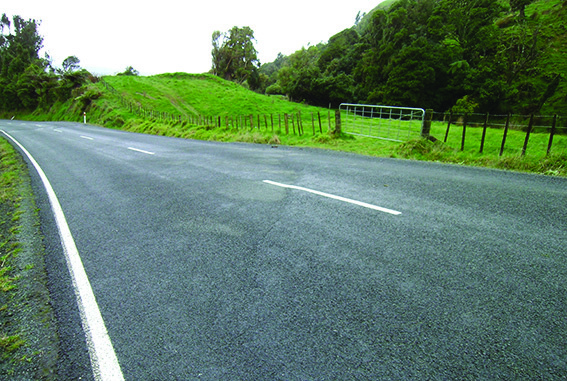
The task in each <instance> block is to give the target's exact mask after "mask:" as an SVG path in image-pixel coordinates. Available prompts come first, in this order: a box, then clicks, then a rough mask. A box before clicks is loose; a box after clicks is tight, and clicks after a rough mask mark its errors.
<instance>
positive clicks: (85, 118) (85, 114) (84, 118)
mask: <svg viewBox="0 0 567 381" xmlns="http://www.w3.org/2000/svg"><path fill="white" fill-rule="evenodd" d="M83 123H84V124H87V112H86V111H85V112H83Z"/></svg>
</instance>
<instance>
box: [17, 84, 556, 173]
mask: <svg viewBox="0 0 567 381" xmlns="http://www.w3.org/2000/svg"><path fill="white" fill-rule="evenodd" d="M105 82H106V83H107V84H108V85H110V86H109V88H107V86H106V85H105ZM140 108H143V109H145V110H152V111H154V112H153V113H145V114H144V113H139V112H138V113H137V112H136V111H137V110H139V109H140ZM83 110H86V112H87V119H88V122H89V123H93V124H99V125H103V126H106V127H111V128H120V129H123V130H127V131H132V132H141V133H149V134H156V135H165V136H173V137H180V138H191V139H200V140H215V141H225V142H229V141H238V142H250V143H262V144H273V145H279V144H283V145H293V146H302V147H314V148H323V149H333V150H340V151H345V152H353V153H359V154H364V155H373V156H381V157H394V158H408V159H418V160H433V161H440V162H448V163H458V164H466V165H477V166H485V167H494V168H503V169H512V170H522V171H528V172H538V173H545V174H552V175H561V176H565V175H567V136H565V135H557V136H556V137H555V140H554V146H553V147H554V148H553V154H552V155H549V156H546V155H545V147H546V146H545V143H546V142H547V139H548V138H549V134H548V133H546V132H543V133H533V134H532V137H531V138H530V142H531V143H530V150H529V151H528V154H527V155H526V156H524V157H522V156H521V155H520V152H521V149H522V145H523V142H524V137H525V132H524V131H521V129H517V130H511V131H510V132H509V135H508V142H509V143H508V145H507V148H506V152H505V154H504V155H503V156H502V157H500V156H499V155H498V151H499V150H498V149H494V150H493V151H492V152H489V150H486V151H485V153H484V154H482V155H481V154H479V153H478V141H479V138H478V137H475V138H473V137H474V136H476V135H479V134H480V129H478V128H473V129H470V128H469V130H468V132H467V136H469V137H468V138H467V149H466V150H464V152H461V151H460V142H461V137H460V136H461V133H460V129H462V128H461V127H453V128H452V130H451V131H452V132H451V135H450V139H449V142H448V143H447V144H442V143H431V142H429V141H427V140H423V141H421V140H416V141H412V142H408V143H405V144H401V143H396V142H389V141H384V140H378V139H372V138H366V137H361V136H356V137H355V136H352V135H345V134H341V135H335V134H333V130H334V129H335V117H334V110H328V109H324V108H317V107H312V106H308V105H303V104H298V103H294V102H290V101H288V100H286V99H284V98H283V97H281V96H266V95H260V94H257V93H255V92H253V91H250V90H248V89H246V88H244V87H242V86H239V85H237V84H234V83H232V82H228V81H225V80H223V79H220V78H217V77H214V76H211V75H194V74H185V73H174V74H162V75H156V76H151V77H140V76H108V77H104V81H99V82H97V83H95V84H90V85H88V86H87V87H86V88H85V89H83V93H82V95H79V96H77V97H76V98H74V99H73V100H71V101H68V102H66V103H64V104H56V105H55V106H53V107H52V108H51V109H50V110H49V111H48V112H45V111H36V112H34V113H33V114H31V115H16V118H17V119H31V120H68V121H76V122H82V120H83ZM164 113H167V114H168V115H169V116H165V115H164ZM285 114H287V115H288V116H289V120H288V129H287V130H286V129H285V124H284V115H285ZM299 115H300V116H301V124H302V126H303V129H302V130H301V131H300V130H299V125H298V119H297V117H298V116H299ZM319 115H320V116H321V127H320V126H319V120H318V117H319ZM172 116H173V117H172ZM196 116H201V118H195V117H196ZM191 117H192V118H191ZM203 117H204V118H206V120H205V119H204V118H203ZM219 117H220V120H221V125H220V126H218V120H219ZM250 118H252V120H253V124H252V125H251V124H250V121H249V120H250ZM227 122H228V125H227ZM445 126H446V124H445V123H435V124H434V126H433V127H434V128H432V132H433V135H434V136H436V137H437V138H440V139H442V138H443V136H444V134H445V129H446V127H445ZM491 131H492V130H491ZM487 139H491V141H487V143H486V144H487V147H496V148H499V147H500V143H501V139H502V132H501V131H499V130H497V129H495V130H494V131H492V132H490V133H489V134H488V136H487ZM512 142H514V143H512ZM536 146H538V148H532V147H536Z"/></svg>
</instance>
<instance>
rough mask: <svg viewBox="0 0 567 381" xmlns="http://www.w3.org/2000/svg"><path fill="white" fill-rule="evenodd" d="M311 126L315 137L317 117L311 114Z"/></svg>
mask: <svg viewBox="0 0 567 381" xmlns="http://www.w3.org/2000/svg"><path fill="white" fill-rule="evenodd" d="M311 126H312V127H313V136H315V116H314V115H313V112H311Z"/></svg>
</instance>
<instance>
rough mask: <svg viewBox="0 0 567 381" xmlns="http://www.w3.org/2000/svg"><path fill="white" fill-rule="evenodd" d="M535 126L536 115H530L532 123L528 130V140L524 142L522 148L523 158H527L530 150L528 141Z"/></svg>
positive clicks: (529, 124)
mask: <svg viewBox="0 0 567 381" xmlns="http://www.w3.org/2000/svg"><path fill="white" fill-rule="evenodd" d="M533 125H534V114H532V115H530V122H529V123H528V130H527V131H526V139H525V140H524V146H523V147H522V156H526V150H527V149H528V141H529V140H530V134H531V133H532V127H533Z"/></svg>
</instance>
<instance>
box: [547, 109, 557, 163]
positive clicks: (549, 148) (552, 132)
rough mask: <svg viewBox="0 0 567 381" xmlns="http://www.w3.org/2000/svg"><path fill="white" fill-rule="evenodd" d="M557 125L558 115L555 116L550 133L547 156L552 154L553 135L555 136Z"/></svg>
mask: <svg viewBox="0 0 567 381" xmlns="http://www.w3.org/2000/svg"><path fill="white" fill-rule="evenodd" d="M556 125H557V114H555V115H554V116H553V122H552V124H551V131H550V132H549V143H548V144H547V156H549V154H550V153H551V145H552V144H553V135H555V126H556Z"/></svg>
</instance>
